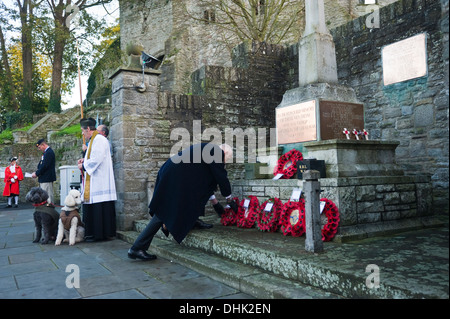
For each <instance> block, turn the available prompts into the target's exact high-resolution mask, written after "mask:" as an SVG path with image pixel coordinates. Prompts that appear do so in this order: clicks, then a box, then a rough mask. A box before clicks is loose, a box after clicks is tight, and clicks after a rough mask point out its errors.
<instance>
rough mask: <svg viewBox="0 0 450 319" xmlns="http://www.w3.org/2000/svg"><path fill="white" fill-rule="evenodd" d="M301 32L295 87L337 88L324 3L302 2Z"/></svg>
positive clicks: (334, 59) (332, 45)
mask: <svg viewBox="0 0 450 319" xmlns="http://www.w3.org/2000/svg"><path fill="white" fill-rule="evenodd" d="M305 14H306V19H305V20H306V25H305V32H304V33H303V36H302V38H301V39H300V42H299V55H298V56H299V86H306V85H308V84H313V83H330V84H337V83H338V77H337V63H336V51H335V47H334V42H333V37H332V36H331V34H330V32H329V31H328V29H327V27H326V24H325V9H324V0H305Z"/></svg>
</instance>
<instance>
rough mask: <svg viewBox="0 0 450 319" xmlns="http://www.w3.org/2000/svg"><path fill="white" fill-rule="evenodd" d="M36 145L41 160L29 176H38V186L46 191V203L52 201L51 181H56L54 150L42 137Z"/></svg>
mask: <svg viewBox="0 0 450 319" xmlns="http://www.w3.org/2000/svg"><path fill="white" fill-rule="evenodd" d="M36 147H37V148H38V149H39V150H40V151H41V152H42V157H41V160H40V161H39V164H38V166H37V170H36V172H34V173H33V174H32V175H31V176H32V177H33V178H36V177H37V178H38V182H39V187H40V188H42V189H43V190H45V191H46V192H47V193H48V200H47V201H48V203H49V204H51V203H53V199H54V197H53V182H54V181H56V172H55V152H53V150H52V148H51V147H50V146H48V144H47V143H46V142H45V140H44V139H40V140H39V141H37V143H36Z"/></svg>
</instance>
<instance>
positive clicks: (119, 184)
mask: <svg viewBox="0 0 450 319" xmlns="http://www.w3.org/2000/svg"><path fill="white" fill-rule="evenodd" d="M160 74H161V72H160V71H157V70H153V69H150V70H145V73H143V72H142V69H139V68H134V67H127V68H119V69H118V70H117V71H116V72H115V73H114V74H113V75H112V76H111V77H110V78H111V79H112V109H111V115H112V121H111V127H110V136H111V142H112V144H113V150H114V154H113V165H114V176H115V180H116V189H117V202H116V214H117V229H118V230H130V229H132V227H133V221H134V220H137V219H144V218H147V217H148V204H149V198H148V190H147V185H148V179H149V175H150V174H151V171H152V170H155V169H156V166H157V164H156V163H155V161H154V160H153V159H152V153H153V151H154V150H153V149H152V146H154V145H159V144H160V142H159V140H158V139H157V138H155V121H157V120H158V119H159V118H160V117H161V116H160V114H159V111H158V89H157V83H158V76H159V75H160Z"/></svg>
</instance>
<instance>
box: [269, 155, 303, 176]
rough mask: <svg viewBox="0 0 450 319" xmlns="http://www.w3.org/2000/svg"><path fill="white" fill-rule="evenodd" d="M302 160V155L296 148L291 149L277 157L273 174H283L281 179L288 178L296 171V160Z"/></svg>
mask: <svg viewBox="0 0 450 319" xmlns="http://www.w3.org/2000/svg"><path fill="white" fill-rule="evenodd" d="M301 160H303V155H302V153H301V152H299V151H297V150H296V149H292V150H290V151H289V152H287V153H286V154H283V155H281V157H280V158H279V159H278V162H277V166H275V169H274V170H273V175H274V176H276V175H278V174H283V176H281V178H282V179H289V178H292V176H294V174H295V173H296V172H297V162H298V161H301Z"/></svg>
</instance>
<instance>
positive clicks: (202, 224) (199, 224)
mask: <svg viewBox="0 0 450 319" xmlns="http://www.w3.org/2000/svg"><path fill="white" fill-rule="evenodd" d="M212 227H213V225H212V224H207V223H205V222H204V221H203V220H201V219H197V221H196V222H195V224H194V228H195V229H209V228H212Z"/></svg>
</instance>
